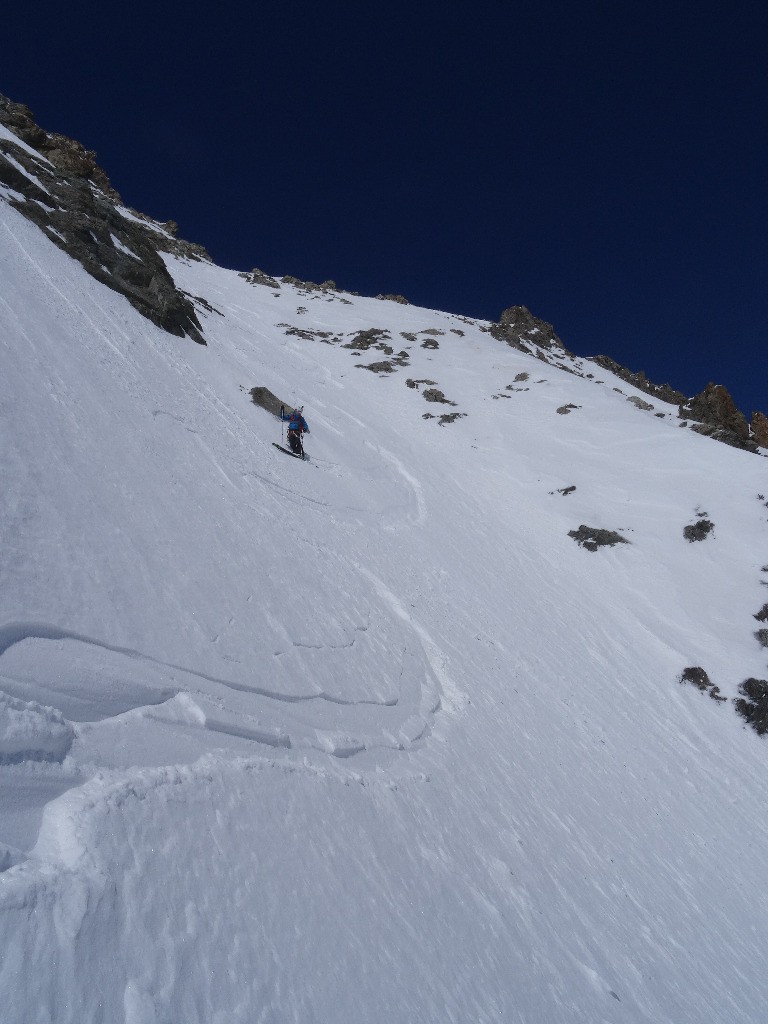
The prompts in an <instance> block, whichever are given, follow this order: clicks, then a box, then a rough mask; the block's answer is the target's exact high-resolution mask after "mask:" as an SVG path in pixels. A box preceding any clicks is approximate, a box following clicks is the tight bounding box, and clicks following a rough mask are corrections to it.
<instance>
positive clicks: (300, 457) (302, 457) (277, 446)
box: [272, 441, 305, 462]
mask: <svg viewBox="0 0 768 1024" xmlns="http://www.w3.org/2000/svg"><path fill="white" fill-rule="evenodd" d="M272 444H273V445H274V446H275V448H277V449H278V450H279V451H281V452H285V454H286V455H290V456H291V458H292V459H301V460H302V462H303V461H304V459H305V455H304V454H303V453H302V454H301V455H297V454H296V452H292V451H289V450H288V449H287V448H283V446H282V445H281V444H278V443H277V441H273V442H272Z"/></svg>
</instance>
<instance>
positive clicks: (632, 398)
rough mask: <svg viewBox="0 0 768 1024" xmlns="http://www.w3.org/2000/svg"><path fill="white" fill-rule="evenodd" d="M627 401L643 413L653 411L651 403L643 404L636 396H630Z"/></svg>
mask: <svg viewBox="0 0 768 1024" xmlns="http://www.w3.org/2000/svg"><path fill="white" fill-rule="evenodd" d="M627 401H628V402H631V403H632V405H635V406H637V408H638V409H642V410H643V412H652V411H653V406H652V405H651V403H650V402H644V401H643V400H642V398H639V397H638V396H637V395H630V397H629V398H628V399H627Z"/></svg>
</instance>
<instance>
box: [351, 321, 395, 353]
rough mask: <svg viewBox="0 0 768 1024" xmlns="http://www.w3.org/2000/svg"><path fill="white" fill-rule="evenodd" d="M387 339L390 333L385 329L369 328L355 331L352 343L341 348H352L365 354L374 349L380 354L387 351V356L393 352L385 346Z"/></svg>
mask: <svg viewBox="0 0 768 1024" xmlns="http://www.w3.org/2000/svg"><path fill="white" fill-rule="evenodd" d="M389 338H390V333H389V331H388V330H386V329H385V328H380V327H370V328H368V330H367V331H355V333H354V334H353V335H352V341H350V342H347V344H346V345H344V346H343V348H353V349H355V350H356V351H358V352H367V351H368V350H369V349H371V348H374V349H378V350H379V351H382V352H385V351H387V350H388V354H390V353H391V352H392V351H393V350H392V347H391V346H390V345H387V344H386V342H387V341H388V340H389Z"/></svg>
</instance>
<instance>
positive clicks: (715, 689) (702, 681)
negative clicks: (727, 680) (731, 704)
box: [678, 665, 726, 701]
mask: <svg viewBox="0 0 768 1024" xmlns="http://www.w3.org/2000/svg"><path fill="white" fill-rule="evenodd" d="M678 682H680V683H690V684H691V685H692V686H695V687H697V689H699V690H701V692H702V693H709V696H710V697H711V698H712V700H716V701H724V700H726V698H725V697H721V696H720V687H719V686H715V685H714V684H713V683H712V681H711V680H710V678H709V676H708V675H707V673H706V672H705V671H704V669H703V668H701V667H700V666H699V665H695V666H690V667H689V668H684V669H683V671H682V673H681V674H680V678H679V680H678Z"/></svg>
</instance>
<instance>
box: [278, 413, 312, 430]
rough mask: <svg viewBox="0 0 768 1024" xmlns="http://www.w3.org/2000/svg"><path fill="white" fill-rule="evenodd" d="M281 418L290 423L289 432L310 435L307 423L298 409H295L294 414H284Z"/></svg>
mask: <svg viewBox="0 0 768 1024" xmlns="http://www.w3.org/2000/svg"><path fill="white" fill-rule="evenodd" d="M281 418H282V419H284V420H287V421H288V429H289V430H295V431H296V432H297V433H299V434H308V433H309V427H308V426H307V421H306V420H305V419H304V417H303V416H302V415H301V413H300V412H299V411H298V410H297V409H294V410H293V412H283V413H282V414H281Z"/></svg>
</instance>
